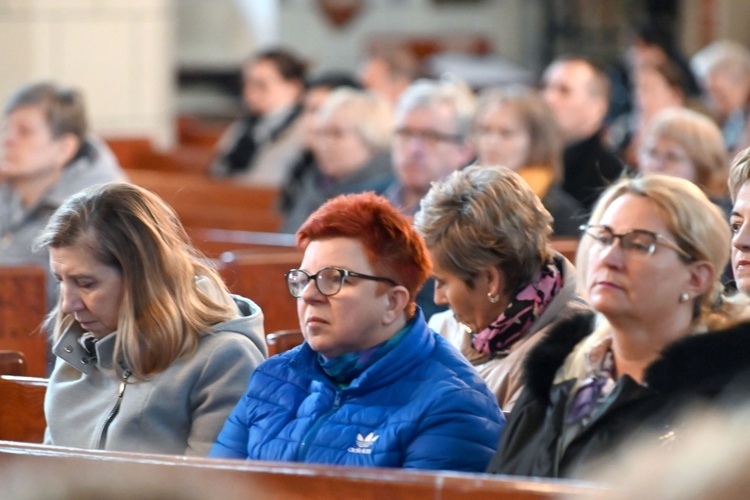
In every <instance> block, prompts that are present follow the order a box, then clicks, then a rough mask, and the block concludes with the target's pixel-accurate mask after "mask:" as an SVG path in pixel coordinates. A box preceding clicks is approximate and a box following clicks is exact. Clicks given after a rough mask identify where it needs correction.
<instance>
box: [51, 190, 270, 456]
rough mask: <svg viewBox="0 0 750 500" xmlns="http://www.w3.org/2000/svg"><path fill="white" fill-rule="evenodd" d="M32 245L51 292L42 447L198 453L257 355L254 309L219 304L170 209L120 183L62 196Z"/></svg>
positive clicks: (259, 333)
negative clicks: (51, 365)
mask: <svg viewBox="0 0 750 500" xmlns="http://www.w3.org/2000/svg"><path fill="white" fill-rule="evenodd" d="M38 244H39V245H40V246H41V247H48V248H49V251H50V261H51V267H52V272H53V273H54V276H55V278H56V279H57V281H58V282H59V286H60V299H59V301H58V303H57V306H56V307H55V309H54V310H53V311H52V313H51V314H50V322H51V323H52V324H53V328H52V330H53V337H54V340H55V346H54V348H53V352H54V354H55V355H56V356H57V363H56V365H55V369H54V371H53V373H52V376H51V378H50V381H49V386H48V388H47V393H46V396H45V401H44V410H45V416H46V419H47V431H46V435H45V442H46V443H47V444H52V445H58V446H72V447H76V448H97V449H102V450H115V451H132V452H150V453H170V454H179V455H182V454H188V455H206V454H207V453H208V451H209V449H210V447H211V444H212V443H213V441H214V440H215V439H216V436H217V434H218V433H219V430H220V429H221V426H222V424H223V423H224V420H226V418H227V416H228V415H229V413H230V412H231V411H232V408H233V407H234V405H235V404H236V403H237V401H238V400H239V398H240V397H241V396H242V392H243V390H244V387H245V386H246V384H247V381H248V379H249V378H250V374H251V373H252V371H253V369H254V368H255V367H256V366H257V365H258V364H259V363H260V362H261V361H262V360H263V358H265V357H266V355H267V349H266V344H265V337H264V335H263V314H262V313H261V311H260V309H259V308H258V306H256V305H255V304H254V303H253V302H251V301H249V300H247V299H244V298H241V297H231V296H230V295H229V294H228V293H227V290H226V287H225V286H224V283H223V282H222V281H221V278H220V277H219V276H218V274H217V273H216V272H215V271H214V270H213V269H210V268H209V267H207V266H206V265H205V264H204V263H203V262H202V261H201V259H200V258H199V256H198V255H197V254H196V252H195V250H193V248H192V247H191V246H190V244H189V242H188V238H187V235H186V234H185V232H184V230H183V228H182V226H181V225H180V223H179V221H178V220H177V216H176V215H175V214H174V212H173V211H172V210H171V209H170V208H169V207H168V206H167V205H166V204H164V202H163V201H161V199H159V198H158V197H157V196H155V195H154V194H152V193H150V192H149V191H146V190H145V189H141V188H139V187H136V186H132V185H129V184H105V185H102V186H97V187H94V188H89V189H88V190H85V191H83V192H81V193H79V194H77V195H74V196H73V197H71V198H70V199H68V201H66V202H65V203H64V204H63V205H62V206H61V207H60V208H59V209H58V210H57V212H55V214H54V215H53V216H52V217H51V219H50V221H49V223H48V224H47V227H46V228H45V229H44V231H43V232H42V234H41V235H40V236H39V239H38Z"/></svg>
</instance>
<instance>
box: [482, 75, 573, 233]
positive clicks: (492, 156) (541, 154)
mask: <svg viewBox="0 0 750 500" xmlns="http://www.w3.org/2000/svg"><path fill="white" fill-rule="evenodd" d="M473 138H474V142H475V144H476V152H477V164H478V165H483V166H488V165H500V166H503V167H507V168H509V169H511V170H513V171H515V172H517V173H518V174H519V175H520V176H521V177H523V180H525V181H526V182H527V183H528V184H529V186H531V190H532V191H533V192H534V194H535V195H537V196H538V197H539V198H540V199H541V200H542V204H543V205H544V207H545V208H546V209H547V211H548V212H549V213H550V215H552V219H553V223H552V229H553V233H554V234H555V235H558V236H563V235H567V236H577V235H578V234H579V231H578V227H579V226H580V224H581V222H582V221H581V220H579V219H578V216H579V215H580V213H581V212H582V211H583V207H582V206H581V204H580V203H578V201H577V200H576V199H575V198H573V197H572V196H571V195H569V194H568V193H566V192H565V191H563V189H562V187H561V179H562V139H561V137H560V135H559V133H558V131H557V128H556V126H555V120H554V117H553V116H552V112H551V111H550V109H549V107H548V106H547V104H546V103H545V101H544V99H542V97H541V96H540V95H539V94H538V93H536V92H535V91H533V90H531V89H527V88H525V87H521V86H510V87H505V88H495V89H488V90H485V91H484V92H483V93H482V94H480V96H479V102H478V106H477V112H476V114H475V115H474V125H473Z"/></svg>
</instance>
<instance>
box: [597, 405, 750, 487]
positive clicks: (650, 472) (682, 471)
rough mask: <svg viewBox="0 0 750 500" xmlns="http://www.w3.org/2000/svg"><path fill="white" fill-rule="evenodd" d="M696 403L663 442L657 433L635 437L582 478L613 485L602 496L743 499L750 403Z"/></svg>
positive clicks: (748, 479)
mask: <svg viewBox="0 0 750 500" xmlns="http://www.w3.org/2000/svg"><path fill="white" fill-rule="evenodd" d="M727 406H728V407H726V408H721V409H718V408H711V407H696V408H694V409H692V411H691V412H689V413H688V414H687V415H685V417H684V418H683V419H682V420H681V421H680V422H679V423H678V425H677V429H679V431H678V432H676V433H675V439H674V440H673V441H672V440H670V442H669V443H668V445H666V446H665V444H664V442H663V441H660V440H659V439H658V436H653V435H648V436H645V437H642V438H640V439H637V440H635V441H634V442H632V443H631V444H629V445H628V446H627V448H626V449H624V450H622V452H621V453H620V454H619V455H618V456H616V457H611V459H609V460H607V461H606V462H605V461H602V462H601V463H596V464H595V466H594V467H592V470H591V471H588V472H587V473H586V479H587V480H590V481H594V482H596V483H598V484H604V485H607V486H610V487H611V493H610V494H609V495H605V496H604V497H602V498H608V499H622V500H624V499H627V498H638V499H643V500H704V499H707V498H723V499H741V498H745V497H746V496H747V492H748V490H749V489H750V475H749V474H748V473H747V471H748V469H750V434H748V432H747V428H748V426H750V405H748V403H747V400H746V399H738V400H735V401H734V402H733V403H732V404H731V405H727Z"/></svg>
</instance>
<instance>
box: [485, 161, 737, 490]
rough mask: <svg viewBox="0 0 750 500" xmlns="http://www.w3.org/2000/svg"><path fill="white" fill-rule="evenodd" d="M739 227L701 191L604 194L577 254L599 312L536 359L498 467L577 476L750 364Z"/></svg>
mask: <svg viewBox="0 0 750 500" xmlns="http://www.w3.org/2000/svg"><path fill="white" fill-rule="evenodd" d="M728 255H729V227H728V225H727V223H726V222H725V220H724V217H723V214H722V213H721V210H719V208H718V207H716V206H715V205H714V204H712V203H711V202H710V201H709V200H708V198H707V197H706V196H705V195H704V194H703V192H701V190H700V189H698V188H697V187H696V186H695V185H694V184H692V183H690V182H688V181H686V180H684V179H678V178H674V177H666V176H661V175H654V176H648V177H643V178H638V179H626V180H622V181H619V182H618V183H616V184H614V185H613V186H611V187H610V188H609V189H607V191H605V193H604V194H603V195H602V197H601V198H600V199H599V202H598V203H597V205H596V207H595V209H594V212H593V213H592V215H591V218H590V220H589V223H588V225H586V226H585V234H584V236H583V239H582V241H581V245H580V246H579V250H578V259H577V264H578V270H579V273H580V282H581V285H582V287H583V291H584V293H585V296H586V298H587V300H588V302H589V304H590V305H591V307H592V308H593V309H594V311H595V312H596V313H595V314H593V315H580V316H577V317H575V318H572V319H569V320H566V321H563V322H561V323H560V324H559V325H557V326H556V327H554V328H553V329H552V330H551V331H550V333H549V334H548V336H547V337H546V338H545V339H544V340H542V341H540V342H539V343H538V345H537V346H535V347H534V349H533V351H532V352H531V353H530V354H529V356H528V358H527V363H526V366H525V373H524V382H525V384H526V387H525V389H524V392H523V394H522V395H521V397H520V398H519V401H518V402H517V403H516V406H515V408H514V410H513V412H512V413H511V417H510V419H509V422H508V428H507V430H506V433H505V434H504V437H503V439H502V441H501V444H500V449H499V451H498V454H496V455H495V458H494V459H493V462H492V463H491V464H490V471H491V472H496V473H503V474H519V475H533V476H553V477H556V476H574V475H576V474H578V473H579V472H580V471H581V469H582V468H583V467H584V466H586V465H588V464H589V463H590V462H592V461H593V460H596V459H599V458H602V456H604V455H606V454H608V453H612V451H613V450H614V449H615V447H616V446H617V445H619V444H621V443H622V442H624V441H626V440H628V439H630V438H631V437H632V436H634V435H635V434H636V433H638V432H640V431H644V430H654V429H655V430H657V431H658V432H659V436H660V438H661V439H663V440H669V439H674V437H675V435H679V429H677V428H675V427H674V426H675V422H676V421H677V419H678V416H679V413H680V411H681V410H682V409H683V408H684V407H685V405H687V404H690V403H693V402H696V401H703V402H709V403H710V402H712V401H714V400H715V398H717V397H718V396H719V395H720V394H721V393H722V392H723V391H724V390H725V389H726V388H728V387H729V386H730V382H731V381H732V380H733V379H734V378H735V377H737V376H738V375H740V374H741V373H742V372H743V371H745V370H747V369H748V368H750V360H749V359H748V358H747V356H746V355H745V353H747V352H748V349H750V337H749V336H748V335H747V327H748V325H747V324H743V325H739V326H736V327H734V328H728V329H727V330H722V331H716V330H721V329H724V328H727V327H731V326H732V325H735V324H737V323H739V322H740V321H742V320H747V319H748V314H747V313H748V311H747V307H746V306H745V305H743V304H740V303H735V302H730V301H729V300H727V299H726V298H725V297H724V296H723V294H722V292H723V287H722V285H721V283H720V281H719V275H720V273H721V270H722V269H724V267H725V265H726V261H727V258H728Z"/></svg>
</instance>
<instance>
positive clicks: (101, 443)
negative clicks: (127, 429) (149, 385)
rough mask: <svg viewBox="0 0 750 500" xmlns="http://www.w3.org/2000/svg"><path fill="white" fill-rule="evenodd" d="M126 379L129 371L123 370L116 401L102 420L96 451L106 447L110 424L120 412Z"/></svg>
mask: <svg viewBox="0 0 750 500" xmlns="http://www.w3.org/2000/svg"><path fill="white" fill-rule="evenodd" d="M128 377H130V370H125V371H124V372H123V373H122V381H121V382H120V388H119V389H118V391H117V401H115V405H114V406H113V407H112V409H111V410H110V412H109V414H108V415H107V418H106V419H104V425H102V431H101V432H100V433H99V438H98V439H97V440H96V446H95V448H96V449H97V450H103V449H104V448H105V447H106V446H107V432H108V431H109V426H110V424H111V423H112V421H113V420H114V419H115V417H116V416H117V414H118V413H119V411H120V405H121V404H122V397H123V395H124V394H125V386H126V385H127V383H128Z"/></svg>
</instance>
